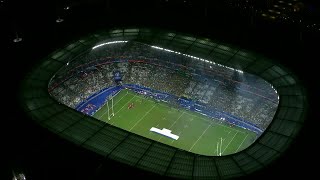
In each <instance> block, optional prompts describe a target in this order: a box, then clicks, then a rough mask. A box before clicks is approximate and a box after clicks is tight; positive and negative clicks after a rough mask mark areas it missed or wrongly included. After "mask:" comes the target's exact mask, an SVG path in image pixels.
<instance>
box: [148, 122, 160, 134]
mask: <svg viewBox="0 0 320 180" xmlns="http://www.w3.org/2000/svg"><path fill="white" fill-rule="evenodd" d="M158 126H159V124H157V125H156V128H157V127H158ZM150 133H151V131H149V135H150Z"/></svg>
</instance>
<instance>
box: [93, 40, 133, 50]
mask: <svg viewBox="0 0 320 180" xmlns="http://www.w3.org/2000/svg"><path fill="white" fill-rule="evenodd" d="M127 42H128V41H110V42H106V43H102V44H98V45H96V46H94V47H93V48H92V49H96V48H98V47H101V46H104V45H108V44H117V43H127Z"/></svg>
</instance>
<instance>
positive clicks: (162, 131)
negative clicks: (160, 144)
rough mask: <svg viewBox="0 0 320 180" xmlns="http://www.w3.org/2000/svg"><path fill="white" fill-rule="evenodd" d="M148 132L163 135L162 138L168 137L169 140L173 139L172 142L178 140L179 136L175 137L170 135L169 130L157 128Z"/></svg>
mask: <svg viewBox="0 0 320 180" xmlns="http://www.w3.org/2000/svg"><path fill="white" fill-rule="evenodd" d="M150 131H152V132H155V133H158V134H161V135H164V136H167V137H169V138H171V139H174V140H177V139H178V138H179V136H177V135H175V134H172V133H171V130H169V129H166V128H163V129H158V128H155V127H152V128H151V129H150Z"/></svg>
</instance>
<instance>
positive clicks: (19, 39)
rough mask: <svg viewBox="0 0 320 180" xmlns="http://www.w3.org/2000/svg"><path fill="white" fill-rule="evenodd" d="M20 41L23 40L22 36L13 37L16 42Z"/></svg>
mask: <svg viewBox="0 0 320 180" xmlns="http://www.w3.org/2000/svg"><path fill="white" fill-rule="evenodd" d="M20 41H22V38H19V37H17V38H14V39H13V42H15V43H17V42H20Z"/></svg>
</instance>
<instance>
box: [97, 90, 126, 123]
mask: <svg viewBox="0 0 320 180" xmlns="http://www.w3.org/2000/svg"><path fill="white" fill-rule="evenodd" d="M126 96H127V94H125V95H124V96H122V97H121V98H120V99H119V101H117V102H116V103H115V104H114V105H113V106H115V105H116V104H118V102H120V101H121V99H122V98H124V97H126ZM107 112H108V111H106V112H104V113H103V114H102V115H101V116H100V117H99V119H100V118H101V117H102V116H103V115H105V114H106V113H107Z"/></svg>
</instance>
